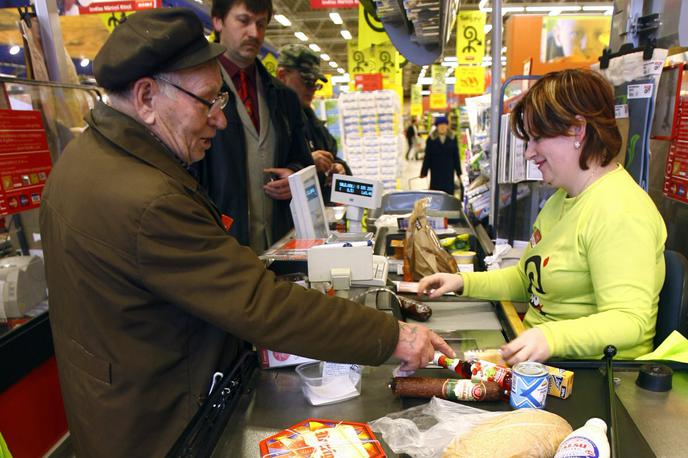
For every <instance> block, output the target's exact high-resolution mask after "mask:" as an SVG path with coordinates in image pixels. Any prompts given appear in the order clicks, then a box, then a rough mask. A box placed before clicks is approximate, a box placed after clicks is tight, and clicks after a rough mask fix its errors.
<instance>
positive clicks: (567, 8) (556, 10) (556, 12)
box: [549, 6, 581, 16]
mask: <svg viewBox="0 0 688 458" xmlns="http://www.w3.org/2000/svg"><path fill="white" fill-rule="evenodd" d="M580 10H581V7H580V6H558V7H556V8H552V11H550V12H549V15H550V16H559V14H561V13H576V12H578V11H580Z"/></svg>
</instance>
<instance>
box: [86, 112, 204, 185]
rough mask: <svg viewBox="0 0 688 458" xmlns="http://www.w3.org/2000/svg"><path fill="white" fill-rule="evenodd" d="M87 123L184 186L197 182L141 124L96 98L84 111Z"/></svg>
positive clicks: (165, 146) (179, 161) (177, 159)
mask: <svg viewBox="0 0 688 458" xmlns="http://www.w3.org/2000/svg"><path fill="white" fill-rule="evenodd" d="M86 122H87V123H88V125H89V126H90V127H91V128H92V129H93V130H95V131H97V132H98V133H99V134H101V135H102V136H103V137H105V138H107V139H108V140H109V141H111V142H112V143H114V144H115V145H117V146H118V147H119V148H121V149H122V150H124V151H126V152H127V153H128V154H130V155H132V156H134V157H136V158H138V159H140V160H141V161H143V162H146V163H147V164H150V165H151V166H153V167H155V168H157V169H159V170H160V171H162V172H163V173H165V174H167V175H169V176H170V177H172V178H174V179H175V180H177V181H179V182H180V183H182V184H183V185H184V186H186V187H187V188H189V189H191V190H193V191H196V190H197V189H198V186H199V185H198V182H197V181H196V180H195V179H194V178H193V177H192V176H191V175H190V174H189V172H188V171H187V170H186V168H185V167H184V165H183V164H182V162H181V160H180V159H179V158H178V157H177V156H176V155H175V154H174V153H173V152H172V151H171V150H170V149H169V148H168V147H167V145H165V144H164V143H163V142H162V140H160V139H159V138H158V137H156V136H155V135H154V134H153V132H151V131H150V130H148V129H147V128H146V127H145V126H144V125H143V124H141V123H139V122H138V121H136V120H135V119H133V118H131V117H130V116H128V115H126V114H124V113H122V112H120V111H118V110H115V109H114V108H112V107H110V106H108V105H105V104H104V103H103V102H97V103H96V106H95V107H94V108H93V110H91V111H90V113H88V114H87V115H86Z"/></svg>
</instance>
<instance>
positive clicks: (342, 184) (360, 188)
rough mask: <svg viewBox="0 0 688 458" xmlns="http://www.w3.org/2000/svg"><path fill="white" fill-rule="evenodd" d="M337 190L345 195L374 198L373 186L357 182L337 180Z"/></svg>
mask: <svg viewBox="0 0 688 458" xmlns="http://www.w3.org/2000/svg"><path fill="white" fill-rule="evenodd" d="M335 190H336V191H338V192H343V193H345V194H353V195H356V196H363V197H373V185H372V184H367V183H360V182H355V181H347V180H337V182H336V187H335Z"/></svg>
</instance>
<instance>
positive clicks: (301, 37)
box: [294, 32, 308, 41]
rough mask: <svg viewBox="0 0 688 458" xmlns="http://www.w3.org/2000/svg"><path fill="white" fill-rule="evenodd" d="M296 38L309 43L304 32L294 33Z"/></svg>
mask: <svg viewBox="0 0 688 458" xmlns="http://www.w3.org/2000/svg"><path fill="white" fill-rule="evenodd" d="M294 36H295V37H296V38H298V39H299V40H301V41H308V37H307V36H306V34H305V33H303V32H294Z"/></svg>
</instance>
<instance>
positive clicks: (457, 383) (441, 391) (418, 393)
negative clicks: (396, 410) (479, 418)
mask: <svg viewBox="0 0 688 458" xmlns="http://www.w3.org/2000/svg"><path fill="white" fill-rule="evenodd" d="M390 388H391V389H392V393H394V395H395V396H398V397H409V398H431V397H433V396H436V397H438V398H442V399H447V400H449V401H476V402H482V401H498V400H499V399H502V398H506V397H508V396H509V394H508V391H506V390H504V389H503V388H501V387H500V386H499V384H498V383H497V382H482V381H478V382H473V381H471V380H462V379H454V378H434V377H395V378H394V379H393V380H392V383H391V384H390Z"/></svg>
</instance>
